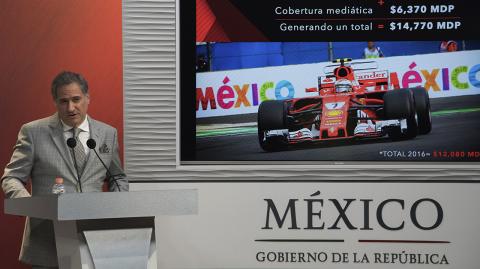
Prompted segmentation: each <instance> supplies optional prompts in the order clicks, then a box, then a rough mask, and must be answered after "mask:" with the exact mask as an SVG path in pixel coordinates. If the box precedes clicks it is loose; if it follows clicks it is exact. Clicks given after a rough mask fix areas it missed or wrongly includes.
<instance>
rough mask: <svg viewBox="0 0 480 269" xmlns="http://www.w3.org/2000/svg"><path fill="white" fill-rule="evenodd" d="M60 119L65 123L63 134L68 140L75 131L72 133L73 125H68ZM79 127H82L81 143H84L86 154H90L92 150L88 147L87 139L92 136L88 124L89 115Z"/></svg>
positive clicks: (79, 136) (79, 137) (79, 135)
mask: <svg viewBox="0 0 480 269" xmlns="http://www.w3.org/2000/svg"><path fill="white" fill-rule="evenodd" d="M60 121H61V122H62V125H63V136H64V137H65V141H67V139H69V138H72V137H73V133H72V128H73V127H72V126H69V125H67V124H66V123H65V122H63V121H62V120H60ZM77 128H78V129H80V133H79V134H78V139H79V140H80V143H82V146H83V150H84V151H85V154H86V155H87V156H88V153H89V152H90V149H89V148H88V147H87V140H88V139H89V138H90V126H89V124H88V116H86V117H85V120H84V121H83V122H82V123H81V124H80V125H79V126H78V127H77ZM77 147H78V145H77Z"/></svg>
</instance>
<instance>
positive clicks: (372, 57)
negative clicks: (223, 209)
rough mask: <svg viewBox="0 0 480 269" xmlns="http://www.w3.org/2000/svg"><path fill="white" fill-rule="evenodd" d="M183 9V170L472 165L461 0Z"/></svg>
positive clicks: (469, 27)
mask: <svg viewBox="0 0 480 269" xmlns="http://www.w3.org/2000/svg"><path fill="white" fill-rule="evenodd" d="M464 2H465V3H464ZM180 12H181V13H180V20H181V24H180V35H181V36H180V48H181V50H180V59H181V62H180V74H179V75H180V80H179V82H180V84H179V89H178V91H179V92H178V95H179V97H180V116H181V117H180V120H181V122H180V135H179V137H180V149H181V150H180V153H181V154H180V163H181V164H203V163H206V164H225V163H228V164H270V163H272V162H271V161H274V163H279V164H282V163H285V162H294V163H297V164H319V165H321V164H357V163H362V164H372V165H376V164H399V165H400V164H422V163H425V164H445V163H452V164H477V163H478V162H479V161H480V140H479V139H478V137H480V40H478V30H476V22H475V20H474V19H475V17H474V16H475V14H474V10H473V9H471V8H468V3H466V1H428V2H425V1H408V2H406V1H331V2H326V1H321V2H317V1H261V2H259V1H236V0H228V1H227V0H222V1H216V0H197V1H196V5H195V6H194V7H193V6H192V5H190V6H187V4H185V2H184V3H183V4H182V5H181V6H180ZM192 17H195V18H196V20H195V22H193V20H192ZM194 23H195V25H193V24H194ZM189 27H194V28H195V29H196V31H195V32H192V31H186V30H184V29H187V28H189ZM192 29H193V28H192Z"/></svg>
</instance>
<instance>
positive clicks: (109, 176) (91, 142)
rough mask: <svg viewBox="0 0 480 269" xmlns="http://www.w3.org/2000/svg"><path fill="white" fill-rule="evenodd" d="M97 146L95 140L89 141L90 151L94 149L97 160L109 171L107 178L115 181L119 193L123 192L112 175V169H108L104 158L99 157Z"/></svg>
mask: <svg viewBox="0 0 480 269" xmlns="http://www.w3.org/2000/svg"><path fill="white" fill-rule="evenodd" d="M96 146H97V142H96V141H95V139H93V138H90V139H88V140H87V147H88V148H90V149H93V152H95V155H97V158H98V159H99V160H100V162H101V163H102V165H103V167H105V169H106V170H107V176H108V178H111V179H112V180H113V182H115V185H116V186H117V189H118V191H119V192H120V191H122V190H121V189H120V186H119V185H118V182H117V179H116V178H115V176H114V175H112V173H110V169H108V167H107V166H106V165H105V163H104V162H103V160H102V158H100V155H98V152H97V150H96V149H95V147H96Z"/></svg>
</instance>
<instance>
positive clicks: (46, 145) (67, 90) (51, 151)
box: [1, 72, 128, 268]
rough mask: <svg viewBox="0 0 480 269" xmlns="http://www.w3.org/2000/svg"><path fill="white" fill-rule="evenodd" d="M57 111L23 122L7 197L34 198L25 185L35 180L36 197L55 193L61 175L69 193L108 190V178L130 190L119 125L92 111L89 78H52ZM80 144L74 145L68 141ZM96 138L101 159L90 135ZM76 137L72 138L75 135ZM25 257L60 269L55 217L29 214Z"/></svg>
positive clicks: (112, 186)
mask: <svg viewBox="0 0 480 269" xmlns="http://www.w3.org/2000/svg"><path fill="white" fill-rule="evenodd" d="M51 90H52V97H53V100H54V102H55V106H56V108H57V113H55V114H54V115H52V116H50V117H48V118H44V119H40V120H36V121H33V122H29V123H27V124H25V125H23V126H22V128H21V130H20V132H19V134H18V140H17V143H16V144H15V146H14V150H13V154H12V158H11V160H10V163H9V164H7V166H6V167H5V173H4V174H3V176H2V178H1V181H2V188H3V191H4V192H5V196H6V197H7V198H18V197H29V196H30V193H28V191H27V190H26V189H25V185H26V184H27V182H28V179H29V178H30V179H31V182H32V194H31V195H32V196H35V195H45V194H50V193H51V192H52V186H53V184H54V183H55V178H57V177H61V178H63V179H64V185H65V192H80V191H83V192H95V191H98V192H100V191H102V186H103V183H104V181H105V180H106V179H107V180H108V183H109V190H110V191H128V181H127V178H126V175H125V174H124V172H123V170H122V168H121V164H120V157H119V153H118V139H117V130H116V129H115V128H113V127H111V126H109V125H107V124H104V123H102V122H99V121H96V120H94V119H92V118H91V117H89V116H88V115H87V110H88V105H89V103H90V96H89V94H88V83H87V81H86V80H85V79H84V78H83V77H82V76H81V75H80V74H76V73H73V72H62V73H60V74H58V75H57V76H56V77H55V79H54V80H53V82H52V88H51ZM69 138H70V140H71V141H70V145H72V144H76V146H75V147H74V148H69V147H68V146H67V142H66V141H67V140H68V139H69ZM90 138H91V139H94V140H95V141H96V144H97V145H98V147H97V150H98V152H99V155H100V158H102V160H103V161H104V162H105V164H106V165H107V166H108V167H109V169H110V172H111V175H113V180H112V178H108V176H107V172H106V169H105V168H104V167H103V165H102V164H101V162H100V160H99V159H98V158H97V156H96V155H95V153H94V152H90V149H89V148H88V147H87V140H88V139H90ZM73 139H74V141H75V142H76V143H75V142H74V143H72V142H73V141H72V140H73ZM20 260H21V261H22V262H24V263H27V264H31V265H32V266H33V268H56V267H57V266H58V264H57V255H56V247H55V237H54V232H53V224H52V222H51V221H49V220H42V219H36V218H27V221H26V224H25V232H24V234H23V243H22V249H21V251H20Z"/></svg>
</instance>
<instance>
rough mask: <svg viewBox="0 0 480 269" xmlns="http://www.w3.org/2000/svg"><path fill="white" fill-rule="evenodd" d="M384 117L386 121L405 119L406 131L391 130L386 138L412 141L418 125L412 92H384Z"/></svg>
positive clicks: (404, 90)
mask: <svg viewBox="0 0 480 269" xmlns="http://www.w3.org/2000/svg"><path fill="white" fill-rule="evenodd" d="M383 101H384V110H385V117H386V118H387V119H406V120H407V129H406V131H403V132H402V130H401V129H400V127H398V128H392V129H391V130H389V131H388V136H389V137H390V138H392V139H393V140H404V139H412V138H415V137H416V136H417V132H418V125H417V117H416V110H415V99H414V97H413V93H412V91H410V90H408V89H399V90H392V91H389V92H386V93H385V94H384V95H383Z"/></svg>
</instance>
